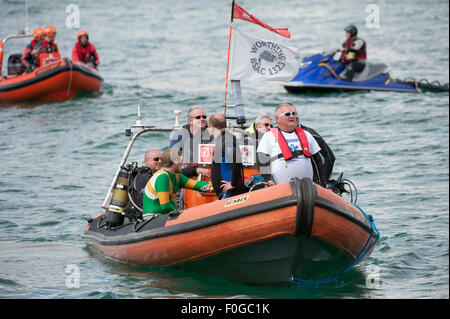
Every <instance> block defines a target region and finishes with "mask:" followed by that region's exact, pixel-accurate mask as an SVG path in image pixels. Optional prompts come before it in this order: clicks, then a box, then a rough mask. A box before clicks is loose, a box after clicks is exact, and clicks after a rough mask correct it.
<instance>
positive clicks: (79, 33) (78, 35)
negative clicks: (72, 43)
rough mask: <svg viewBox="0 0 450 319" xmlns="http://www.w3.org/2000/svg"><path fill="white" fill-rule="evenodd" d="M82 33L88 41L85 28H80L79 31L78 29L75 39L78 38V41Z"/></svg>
mask: <svg viewBox="0 0 450 319" xmlns="http://www.w3.org/2000/svg"><path fill="white" fill-rule="evenodd" d="M83 35H84V36H86V38H87V39H88V41H89V34H88V33H87V31H86V30H80V31H78V33H77V39H78V41H80V38H81V37H82V36H83Z"/></svg>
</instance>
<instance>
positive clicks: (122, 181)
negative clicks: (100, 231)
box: [106, 168, 130, 227]
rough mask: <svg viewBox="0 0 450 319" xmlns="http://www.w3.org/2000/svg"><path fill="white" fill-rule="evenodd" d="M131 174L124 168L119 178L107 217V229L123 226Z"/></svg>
mask: <svg viewBox="0 0 450 319" xmlns="http://www.w3.org/2000/svg"><path fill="white" fill-rule="evenodd" d="M129 174H130V173H129V172H128V171H127V170H126V169H125V168H122V170H121V171H120V173H119V175H118V176H117V182H116V187H115V189H114V193H113V196H112V199H111V203H110V204H109V209H108V215H107V217H106V226H107V227H116V226H120V225H122V224H123V220H124V218H125V215H124V213H123V208H124V207H125V204H126V202H127V197H128V177H129Z"/></svg>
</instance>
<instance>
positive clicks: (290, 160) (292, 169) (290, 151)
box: [257, 103, 334, 186]
mask: <svg viewBox="0 0 450 319" xmlns="http://www.w3.org/2000/svg"><path fill="white" fill-rule="evenodd" d="M275 120H276V123H277V127H276V128H273V129H271V130H270V132H268V133H266V134H264V136H263V137H262V139H261V141H260V143H259V146H258V149H257V160H258V168H259V171H260V174H261V175H262V176H263V178H264V179H265V180H266V182H268V183H270V184H280V183H284V182H287V181H289V180H290V179H291V178H292V177H299V178H302V177H309V178H310V179H311V180H313V181H314V182H316V183H317V184H320V185H322V186H326V183H327V181H328V178H329V177H331V172H330V173H329V175H327V172H328V170H326V169H325V158H324V156H323V155H322V154H321V153H320V151H321V147H320V146H319V144H318V142H317V141H316V137H315V136H313V135H312V134H311V133H310V132H309V130H311V129H309V128H308V129H307V128H306V127H302V126H301V125H299V119H298V113H297V109H296V108H295V106H294V105H293V104H291V103H282V104H280V105H278V106H277V107H276V109H275ZM312 131H313V130H312ZM313 132H315V131H313ZM316 135H317V136H319V137H320V135H318V134H317V133H316ZM330 151H331V150H330ZM333 163H334V156H333Z"/></svg>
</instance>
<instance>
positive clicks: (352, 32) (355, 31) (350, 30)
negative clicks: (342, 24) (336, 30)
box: [345, 25, 358, 37]
mask: <svg viewBox="0 0 450 319" xmlns="http://www.w3.org/2000/svg"><path fill="white" fill-rule="evenodd" d="M345 32H348V33H350V35H351V36H352V37H354V36H355V35H357V34H358V29H357V28H356V27H355V26H354V25H349V26H348V27H346V28H345Z"/></svg>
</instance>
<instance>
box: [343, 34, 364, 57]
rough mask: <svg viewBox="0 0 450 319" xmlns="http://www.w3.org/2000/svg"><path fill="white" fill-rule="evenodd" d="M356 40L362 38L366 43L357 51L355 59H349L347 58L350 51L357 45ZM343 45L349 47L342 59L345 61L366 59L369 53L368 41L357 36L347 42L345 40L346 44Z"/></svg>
mask: <svg viewBox="0 0 450 319" xmlns="http://www.w3.org/2000/svg"><path fill="white" fill-rule="evenodd" d="M356 40H361V41H362V42H363V43H364V44H363V46H362V48H361V49H359V50H357V51H355V58H354V59H348V58H347V54H348V51H349V50H351V49H353V47H354V46H355V41H356ZM342 46H343V47H344V48H346V49H347V52H344V53H343V54H342V59H343V60H344V61H354V60H366V55H367V54H366V42H365V41H364V40H363V39H361V38H358V37H356V38H354V39H350V40H345V42H344V44H343V45H342Z"/></svg>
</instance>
